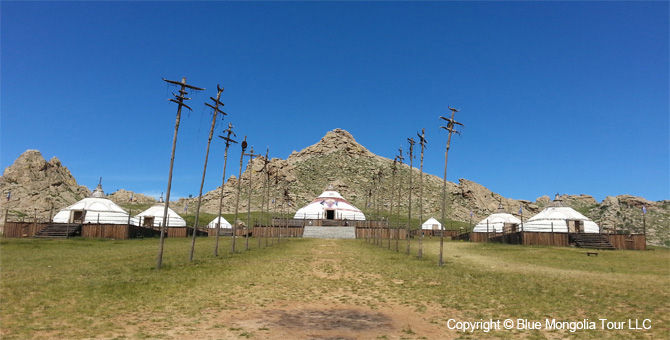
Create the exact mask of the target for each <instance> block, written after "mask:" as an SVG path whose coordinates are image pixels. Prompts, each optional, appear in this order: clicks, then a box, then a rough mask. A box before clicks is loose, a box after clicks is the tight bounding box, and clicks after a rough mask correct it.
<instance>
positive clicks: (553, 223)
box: [521, 194, 600, 233]
mask: <svg viewBox="0 0 670 340" xmlns="http://www.w3.org/2000/svg"><path fill="white" fill-rule="evenodd" d="M521 229H522V230H523V231H535V232H551V231H554V232H557V233H568V232H569V233H598V232H600V228H599V227H598V225H597V224H596V223H595V222H593V221H592V220H590V219H589V218H588V217H586V216H584V215H582V214H580V213H579V212H577V211H576V210H574V209H572V208H570V207H568V206H565V205H563V200H562V199H561V198H560V197H559V196H558V194H556V198H554V201H553V202H551V203H550V204H549V206H547V207H546V208H545V209H544V210H542V211H540V213H538V214H537V215H535V216H533V217H531V218H530V219H529V220H528V221H524V223H523V225H522V227H521Z"/></svg>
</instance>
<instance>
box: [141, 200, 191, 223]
mask: <svg viewBox="0 0 670 340" xmlns="http://www.w3.org/2000/svg"><path fill="white" fill-rule="evenodd" d="M164 214H165V203H164V202H163V196H161V197H160V198H159V199H158V203H156V204H155V205H153V206H152V207H150V208H149V209H147V210H145V211H143V212H141V213H139V214H137V216H135V217H136V218H138V219H139V220H140V223H142V225H143V226H145V227H160V226H162V225H163V216H164ZM166 223H167V226H168V227H185V226H186V221H184V219H183V218H181V216H179V214H177V213H176V212H174V210H172V209H170V207H168V218H167V221H166Z"/></svg>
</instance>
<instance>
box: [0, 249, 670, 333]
mask: <svg viewBox="0 0 670 340" xmlns="http://www.w3.org/2000/svg"><path fill="white" fill-rule="evenodd" d="M240 240H241V242H243V239H242V238H240V239H238V242H239V241H240ZM283 241H285V242H282V243H281V244H280V245H277V244H276V243H275V244H274V245H273V246H270V247H267V248H262V249H258V248H256V244H257V242H255V240H252V241H250V242H249V244H250V246H251V249H250V250H249V251H238V252H236V253H234V254H231V253H230V239H229V238H221V239H220V248H219V254H220V256H219V257H214V256H213V255H212V253H213V244H214V238H198V239H197V241H196V254H195V260H194V262H192V263H189V262H188V252H189V249H190V239H187V238H179V239H176V238H175V239H170V238H168V239H166V243H165V253H164V259H163V268H162V269H161V270H156V269H155V268H154V267H155V263H156V255H157V251H158V240H157V239H143V240H99V239H81V238H74V239H68V240H38V239H0V250H1V251H0V264H1V265H2V271H1V274H2V276H1V281H0V296H1V297H2V309H1V310H0V324H1V325H2V327H1V331H0V332H1V333H0V335H1V336H2V338H3V339H26V338H31V339H47V338H68V339H77V338H130V339H137V338H149V339H156V338H185V337H186V338H188V337H190V336H189V334H197V333H192V332H197V330H198V329H201V328H203V327H205V328H206V327H209V328H210V329H227V327H222V326H221V325H220V324H215V325H209V326H208V325H207V323H206V322H205V321H206V320H207V319H206V318H207V315H208V314H207V313H208V312H209V311H213V310H214V311H229V310H246V308H247V307H248V306H253V307H254V308H264V307H265V306H268V305H271V304H272V303H274V302H277V301H296V302H306V303H307V302H318V301H319V300H320V299H322V298H323V297H324V296H330V297H332V298H333V299H334V300H336V301H338V302H339V303H342V304H353V305H360V306H366V307H369V308H370V309H373V310H379V308H380V307H381V306H382V305H384V304H395V305H402V306H408V307H410V308H411V309H412V310H414V311H415V312H416V313H422V314H428V313H429V311H430V310H431V309H430V306H439V307H441V308H443V310H447V311H453V315H452V314H444V315H426V322H430V323H431V324H436V325H440V326H442V327H444V328H445V330H446V321H447V319H449V318H451V317H454V318H457V319H459V320H468V321H477V320H479V319H486V320H488V319H489V318H493V319H506V318H514V319H517V318H525V319H529V320H537V321H543V320H544V319H546V318H556V319H557V320H564V321H579V320H581V319H583V318H588V319H590V320H593V321H595V320H598V319H599V318H607V319H609V320H617V321H624V320H628V319H640V320H642V319H651V320H652V329H651V330H642V331H640V330H620V331H603V330H595V331H592V330H582V331H578V332H575V333H570V332H569V331H568V332H566V331H551V332H540V331H498V332H491V333H482V332H479V333H473V334H468V333H466V334H462V337H463V338H471V337H472V338H500V337H502V338H510V339H512V338H517V337H526V338H587V339H598V338H620V339H629V338H654V339H661V338H668V334H669V331H670V327H669V326H670V300H669V299H670V285H669V283H670V266H669V264H670V251H668V250H667V249H657V250H655V251H646V252H643V251H601V252H599V255H598V256H597V257H588V256H586V255H585V254H584V251H583V250H580V249H574V248H556V247H522V246H514V245H501V244H477V243H466V242H447V243H445V266H444V267H441V268H440V267H437V265H436V263H437V254H438V246H439V243H438V239H437V238H432V239H425V240H424V258H423V259H421V260H419V259H417V258H416V253H417V250H418V248H417V247H418V244H417V241H416V240H412V245H411V250H412V254H411V255H405V254H404V250H405V242H404V241H403V240H401V242H400V249H401V252H400V253H396V252H395V251H393V250H390V251H389V250H387V249H385V247H384V248H380V247H376V246H374V245H372V244H369V243H365V241H363V240H339V241H334V242H333V241H326V240H312V239H292V240H283ZM263 244H265V242H263ZM384 245H386V243H384ZM239 246H240V244H238V249H243V247H242V248H240V247H239ZM320 249H323V252H322V253H321V252H320V251H321V250H320ZM392 249H393V244H392ZM315 273H317V274H318V275H315ZM345 273H348V274H350V275H345ZM245 306H247V307H245ZM380 311H381V312H384V310H383V309H382V310H380ZM129 325H130V326H132V327H129ZM177 326H180V327H181V328H179V331H178V332H176V333H175V334H172V335H170V334H169V332H168V331H169V330H171V329H173V328H174V327H177ZM133 327H134V328H133ZM228 328H230V327H228ZM399 329H401V330H402V332H401V335H402V336H403V337H410V338H413V339H414V338H416V339H420V338H424V337H423V336H424V335H423V334H422V333H421V327H420V325H414V324H412V325H408V324H402V325H399ZM259 331H261V330H260V329H256V328H253V329H242V328H239V329H237V328H236V330H235V334H236V336H238V338H247V337H253V338H259V337H261V338H262V332H261V333H259ZM387 334H388V333H387ZM392 338H393V337H392Z"/></svg>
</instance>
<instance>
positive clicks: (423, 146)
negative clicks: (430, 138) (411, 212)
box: [416, 129, 427, 258]
mask: <svg viewBox="0 0 670 340" xmlns="http://www.w3.org/2000/svg"><path fill="white" fill-rule="evenodd" d="M416 135H417V136H418V137H419V144H421V172H419V223H423V151H424V150H425V149H426V143H427V142H426V129H421V134H418V133H417V134H416ZM419 232H420V233H421V235H419V254H418V257H419V258H423V226H422V225H420V226H419Z"/></svg>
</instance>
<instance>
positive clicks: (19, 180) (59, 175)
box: [0, 150, 91, 222]
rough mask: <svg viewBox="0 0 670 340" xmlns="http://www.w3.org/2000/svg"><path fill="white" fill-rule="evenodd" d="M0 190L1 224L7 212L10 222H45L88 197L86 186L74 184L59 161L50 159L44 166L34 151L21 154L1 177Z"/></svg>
mask: <svg viewBox="0 0 670 340" xmlns="http://www.w3.org/2000/svg"><path fill="white" fill-rule="evenodd" d="M0 190H2V194H3V199H2V202H3V209H2V212H1V214H2V215H1V216H0V218H1V219H0V220H1V221H3V222H4V220H5V213H6V212H8V213H9V217H10V218H21V217H24V216H28V217H30V218H33V217H34V216H35V215H37V216H38V218H48V216H49V214H50V213H53V214H55V213H56V212H57V211H58V209H61V208H63V207H66V206H68V205H70V204H72V203H74V202H77V201H78V200H80V199H82V198H84V197H86V196H88V195H89V194H90V193H91V192H90V191H89V190H88V188H86V187H85V186H81V185H78V184H77V181H76V180H75V179H74V177H73V176H72V174H71V173H70V170H68V169H67V168H66V167H64V166H63V165H62V164H61V162H60V160H58V158H56V157H53V158H52V159H51V160H50V161H48V162H47V161H46V160H45V159H44V157H42V154H41V153H40V152H39V151H37V150H28V151H26V152H24V153H23V154H21V156H19V158H17V159H16V161H15V162H14V164H12V165H11V166H9V167H8V168H6V169H5V171H4V172H3V174H2V177H0ZM7 196H9V200H7Z"/></svg>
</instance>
